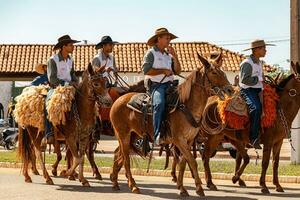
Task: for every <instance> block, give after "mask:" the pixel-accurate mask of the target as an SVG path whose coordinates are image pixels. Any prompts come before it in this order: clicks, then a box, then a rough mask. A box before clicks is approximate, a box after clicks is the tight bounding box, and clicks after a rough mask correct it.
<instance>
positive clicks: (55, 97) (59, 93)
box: [47, 86, 75, 126]
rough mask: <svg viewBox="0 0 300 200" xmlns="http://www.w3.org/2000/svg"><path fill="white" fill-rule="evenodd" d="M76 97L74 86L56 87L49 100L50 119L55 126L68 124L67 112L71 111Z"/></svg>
mask: <svg viewBox="0 0 300 200" xmlns="http://www.w3.org/2000/svg"><path fill="white" fill-rule="evenodd" d="M74 98H75V88H74V87H73V86H58V87H57V88H55V89H54V92H53V94H52V96H51V99H50V100H49V101H48V102H47V112H48V119H49V121H50V122H51V123H52V124H53V125H54V126H57V125H65V124H66V113H67V112H69V111H71V108H72V102H73V100H74Z"/></svg>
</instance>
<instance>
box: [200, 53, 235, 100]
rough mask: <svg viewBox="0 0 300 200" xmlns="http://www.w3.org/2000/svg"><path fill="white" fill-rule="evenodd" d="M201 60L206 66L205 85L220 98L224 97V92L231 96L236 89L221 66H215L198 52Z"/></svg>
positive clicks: (212, 93)
mask: <svg viewBox="0 0 300 200" xmlns="http://www.w3.org/2000/svg"><path fill="white" fill-rule="evenodd" d="M198 58H199V60H200V62H201V63H202V64H203V66H204V84H203V85H204V86H205V87H207V89H208V90H210V93H211V95H216V96H218V97H219V98H220V99H224V98H225V96H224V94H227V95H229V96H231V95H232V94H233V93H234V89H233V87H232V85H231V84H230V82H229V81H228V79H227V77H226V74H225V73H224V72H223V71H222V70H221V67H220V66H215V65H213V64H212V63H211V62H209V61H208V60H207V59H205V58H204V57H203V56H201V55H200V54H198Z"/></svg>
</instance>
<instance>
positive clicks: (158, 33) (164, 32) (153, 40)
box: [147, 28, 178, 46]
mask: <svg viewBox="0 0 300 200" xmlns="http://www.w3.org/2000/svg"><path fill="white" fill-rule="evenodd" d="M161 35H170V36H171V40H173V39H176V38H178V37H177V36H176V35H174V34H172V33H170V32H169V31H168V29H166V28H159V29H156V31H155V34H154V35H153V36H152V37H151V38H150V39H149V40H148V42H147V44H148V45H149V46H153V45H155V43H156V42H157V38H158V37H159V36H161Z"/></svg>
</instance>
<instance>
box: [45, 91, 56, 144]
mask: <svg viewBox="0 0 300 200" xmlns="http://www.w3.org/2000/svg"><path fill="white" fill-rule="evenodd" d="M53 92H54V89H50V90H49V91H48V93H47V97H46V100H45V136H46V138H48V137H50V136H53V133H52V124H51V122H50V121H49V119H48V112H47V108H46V107H47V102H48V101H49V100H50V99H51V96H52V94H53Z"/></svg>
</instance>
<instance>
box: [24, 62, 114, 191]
mask: <svg viewBox="0 0 300 200" xmlns="http://www.w3.org/2000/svg"><path fill="white" fill-rule="evenodd" d="M103 70H104V68H100V69H99V70H98V71H97V73H95V72H94V70H93V68H92V66H91V64H89V66H88V69H87V70H86V71H85V72H84V73H83V80H82V82H81V83H80V85H79V88H78V89H77V91H76V94H75V100H74V103H73V104H74V106H76V107H75V109H73V110H71V111H70V113H68V116H69V117H67V121H66V125H62V126H59V127H57V128H58V129H59V130H60V131H61V132H62V133H63V134H64V136H65V139H66V143H67V145H68V147H69V148H70V151H71V153H72V156H73V158H74V161H73V165H72V167H71V168H70V169H69V170H68V171H67V172H66V173H65V176H70V175H73V173H74V170H75V168H76V167H77V166H78V165H80V167H79V180H80V181H81V182H82V184H83V185H84V186H89V183H88V181H87V180H86V179H85V178H84V176H83V164H84V152H85V150H86V148H87V145H88V139H89V135H90V132H89V131H90V129H91V127H92V126H93V125H94V124H95V114H94V113H95V112H94V111H95V110H94V109H95V104H96V102H98V103H100V104H104V105H108V106H109V105H110V104H111V99H110V97H109V96H108V95H107V89H106V79H105V77H103V75H102V71H103ZM73 108H74V107H73ZM19 134H20V135H19V149H18V154H19V156H20V158H21V160H22V163H23V175H24V176H25V181H26V182H32V180H31V178H30V176H29V175H28V166H29V164H30V163H31V162H34V161H33V160H35V159H34V154H35V155H36V156H37V158H38V159H39V161H40V164H41V168H42V170H43V176H44V178H45V179H46V183H47V184H53V181H52V179H51V178H50V176H49V174H48V172H47V170H46V167H45V163H43V155H42V151H41V140H42V138H43V137H44V134H43V133H42V132H38V130H37V129H36V128H34V127H31V126H26V127H25V129H23V128H22V127H19ZM78 138H79V139H78ZM78 144H79V145H78ZM77 146H79V147H80V149H78V147H77Z"/></svg>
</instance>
